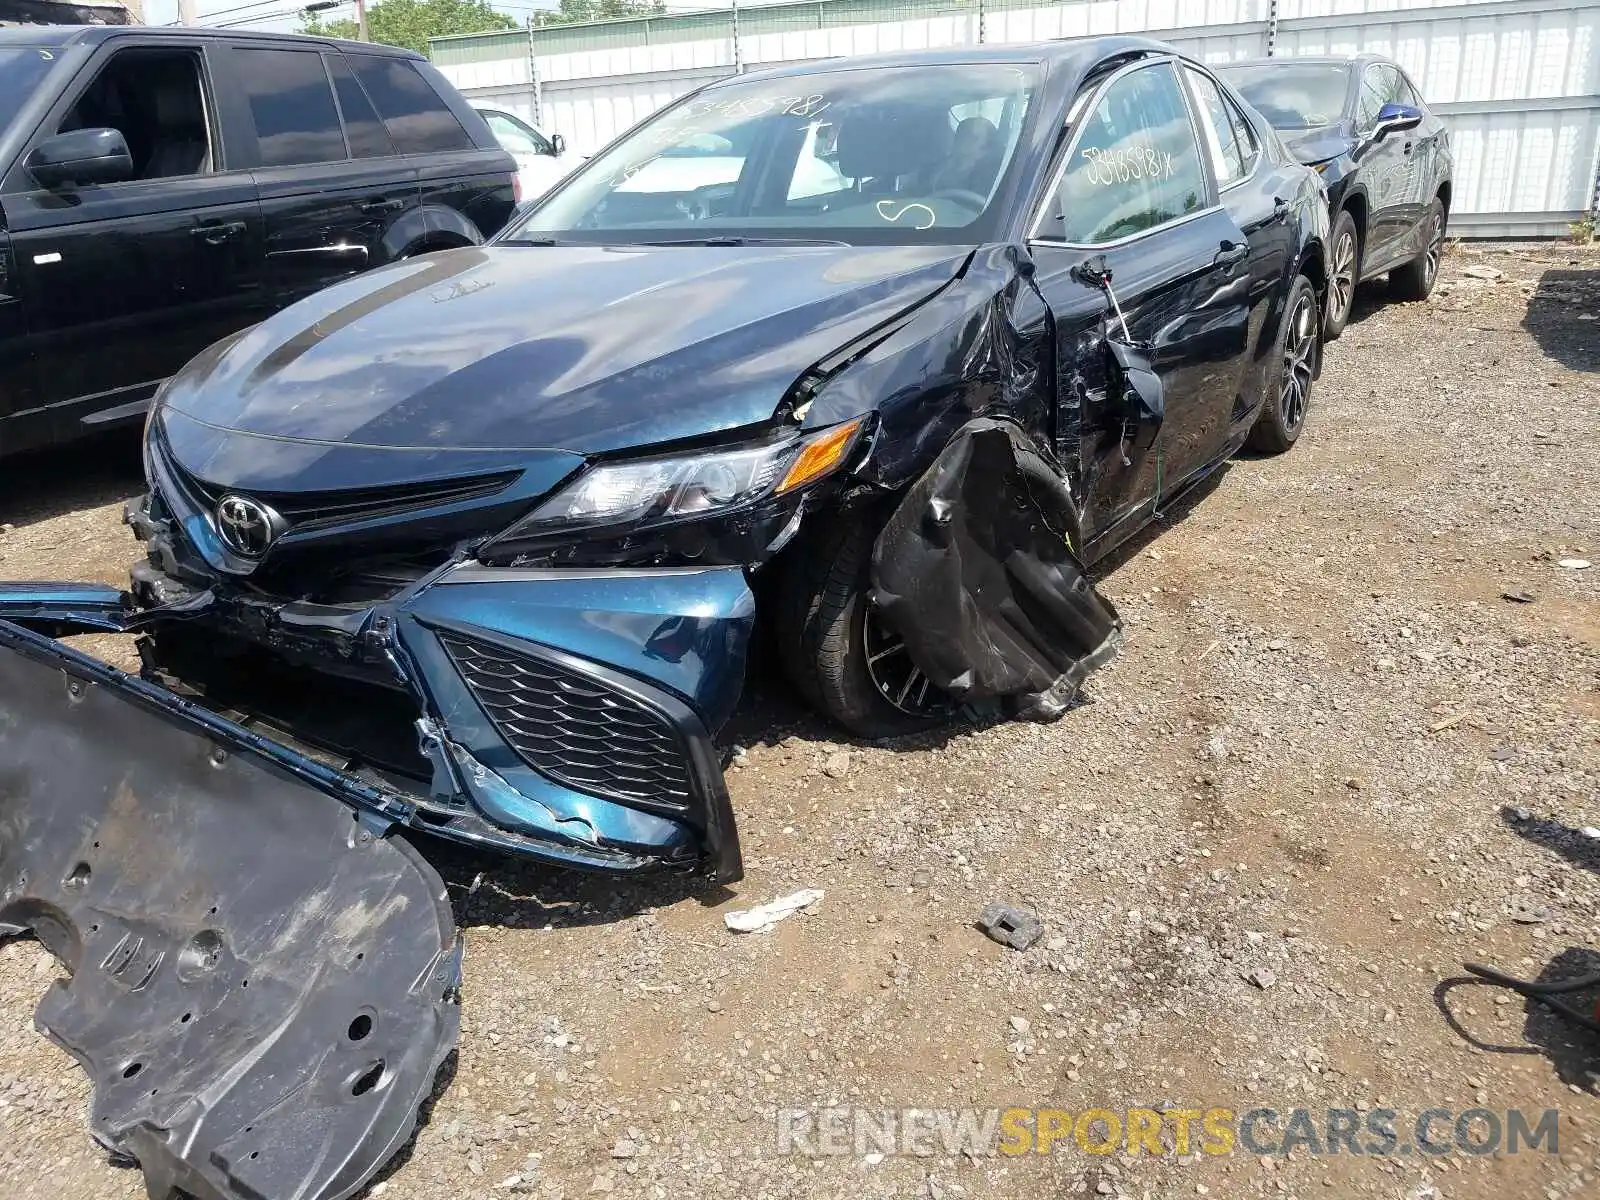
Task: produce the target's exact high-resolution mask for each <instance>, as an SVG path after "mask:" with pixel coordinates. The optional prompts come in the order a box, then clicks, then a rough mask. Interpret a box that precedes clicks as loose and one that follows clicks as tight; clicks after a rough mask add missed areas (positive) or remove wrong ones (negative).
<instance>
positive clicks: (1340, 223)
mask: <svg viewBox="0 0 1600 1200" xmlns="http://www.w3.org/2000/svg"><path fill="white" fill-rule="evenodd" d="M1328 243H1329V245H1331V246H1332V247H1333V253H1332V255H1331V266H1330V267H1329V270H1328V311H1327V315H1326V316H1325V317H1324V318H1323V322H1322V336H1323V337H1324V338H1326V339H1327V340H1328V341H1330V342H1331V341H1333V339H1334V338H1336V337H1338V336H1339V335H1340V334H1341V333H1343V332H1344V327H1345V324H1346V322H1348V321H1349V320H1350V310H1351V309H1352V308H1354V307H1355V303H1356V283H1357V282H1358V281H1359V280H1360V279H1361V235H1360V234H1359V233H1358V232H1357V230H1356V221H1355V218H1354V217H1352V216H1351V215H1350V214H1349V213H1348V212H1346V211H1344V210H1343V209H1341V210H1340V212H1339V216H1338V218H1337V219H1336V220H1335V221H1334V223H1333V233H1332V234H1331V235H1330V237H1329V239H1328Z"/></svg>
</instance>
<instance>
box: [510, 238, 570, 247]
mask: <svg viewBox="0 0 1600 1200" xmlns="http://www.w3.org/2000/svg"><path fill="white" fill-rule="evenodd" d="M506 244H507V245H509V246H577V245H580V243H578V242H566V241H562V240H561V239H560V238H553V237H514V238H507V239H506Z"/></svg>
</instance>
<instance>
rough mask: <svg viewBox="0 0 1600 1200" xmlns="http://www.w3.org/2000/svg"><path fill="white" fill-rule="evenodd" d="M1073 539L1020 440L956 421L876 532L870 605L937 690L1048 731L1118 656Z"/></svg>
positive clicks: (1053, 476)
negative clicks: (1092, 676)
mask: <svg viewBox="0 0 1600 1200" xmlns="http://www.w3.org/2000/svg"><path fill="white" fill-rule="evenodd" d="M1076 528H1077V519H1076V512H1075V510H1074V507H1073V500H1072V496H1071V493H1070V491H1069V490H1068V488H1067V484H1066V481H1065V480H1064V479H1063V478H1062V477H1061V475H1060V473H1059V472H1058V471H1057V470H1056V469H1055V468H1054V467H1053V466H1052V465H1051V464H1050V463H1049V462H1047V461H1046V460H1045V458H1044V457H1043V456H1042V455H1041V454H1040V453H1039V451H1038V450H1037V449H1036V448H1035V447H1034V446H1033V444H1032V443H1031V442H1030V441H1029V440H1028V437H1027V435H1026V434H1024V433H1023V431H1022V430H1021V428H1020V427H1018V426H1017V425H1016V424H1015V423H1014V422H1011V421H1007V420H999V419H994V418H989V417H980V418H978V419H976V420H973V421H969V422H968V423H967V424H966V425H964V426H963V427H962V428H961V430H960V431H959V432H958V433H957V434H956V436H955V437H954V438H953V439H951V441H950V444H949V445H948V446H947V447H945V449H944V450H943V452H941V453H940V455H939V457H938V459H936V460H935V462H934V464H933V466H931V467H930V468H929V469H928V471H927V472H926V473H925V474H924V475H923V476H922V477H921V478H920V479H918V480H917V481H916V482H915V483H914V484H912V486H911V487H910V488H909V489H907V491H906V493H905V495H904V497H903V498H902V499H901V501H900V504H899V506H898V507H897V508H896V509H895V511H894V513H893V515H891V516H890V518H889V520H888V522H887V523H886V524H885V525H884V528H883V531H882V532H881V533H880V534H879V536H878V541H877V544H876V546H875V547H874V552H873V562H872V580H873V602H874V603H875V604H877V606H878V607H879V609H880V610H881V611H882V613H883V617H884V619H885V620H886V621H887V622H888V623H889V625H890V626H891V628H893V629H894V630H895V631H896V632H898V633H899V634H900V635H901V637H903V638H904V639H905V644H906V650H907V652H908V653H909V654H910V656H911V660H912V662H914V663H915V664H916V665H917V666H918V667H919V668H920V669H921V670H922V672H923V673H924V674H926V675H927V676H928V678H929V679H931V680H932V681H933V683H934V684H935V685H936V686H937V687H940V688H943V689H944V690H945V691H946V692H948V693H949V694H950V695H952V696H954V697H956V698H957V699H958V700H963V701H973V700H983V699H996V698H998V699H1001V700H1005V701H1007V702H1008V703H1009V704H1010V705H1011V707H1012V709H1013V711H1014V712H1015V714H1016V715H1017V716H1021V717H1025V718H1028V719H1032V720H1050V719H1053V718H1055V717H1058V716H1060V715H1061V714H1062V713H1063V712H1065V711H1066V709H1067V708H1068V707H1069V706H1070V705H1071V704H1072V702H1073V700H1074V699H1075V698H1076V696H1077V694H1078V690H1079V688H1080V687H1081V686H1082V684H1083V680H1084V678H1085V677H1086V676H1087V675H1088V674H1089V672H1090V671H1092V670H1094V669H1095V668H1096V667H1098V666H1100V665H1101V664H1103V663H1105V662H1108V661H1110V659H1111V658H1112V657H1113V656H1114V655H1115V654H1116V652H1117V650H1118V648H1119V647H1120V645H1121V636H1122V626H1121V622H1120V620H1119V619H1118V617H1117V612H1116V609H1115V608H1113V607H1112V606H1111V604H1110V602H1109V601H1107V600H1106V599H1105V598H1104V597H1102V596H1101V595H1100V594H1099V593H1098V592H1096V591H1095V589H1094V587H1093V585H1092V584H1091V583H1090V582H1089V577H1088V573H1087V572H1086V571H1085V570H1084V567H1083V564H1082V563H1081V562H1080V561H1079V560H1078V558H1077V556H1076V555H1075V554H1074V553H1073V546H1072V531H1073V530H1074V529H1076Z"/></svg>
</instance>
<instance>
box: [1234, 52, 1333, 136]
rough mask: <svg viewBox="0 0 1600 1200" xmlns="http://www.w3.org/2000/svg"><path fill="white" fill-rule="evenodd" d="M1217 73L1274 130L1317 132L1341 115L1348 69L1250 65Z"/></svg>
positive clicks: (1328, 65)
mask: <svg viewBox="0 0 1600 1200" xmlns="http://www.w3.org/2000/svg"><path fill="white" fill-rule="evenodd" d="M1218 74H1220V75H1222V76H1223V77H1224V78H1225V79H1227V81H1228V82H1229V83H1231V84H1233V86H1234V87H1236V88H1238V89H1239V93H1240V94H1241V95H1242V96H1243V97H1244V98H1245V99H1246V100H1248V101H1249V102H1250V106H1251V107H1252V108H1254V109H1255V110H1256V111H1257V112H1259V113H1260V114H1261V115H1262V116H1264V117H1265V118H1266V119H1267V123H1268V124H1269V125H1271V126H1272V127H1273V128H1274V129H1288V130H1293V129H1318V128H1320V127H1322V126H1324V125H1332V124H1334V123H1335V122H1337V121H1339V120H1340V119H1341V118H1342V117H1343V116H1344V104H1345V97H1346V96H1347V95H1348V94H1349V91H1350V68H1349V67H1348V66H1346V65H1344V64H1343V63H1295V62H1291V61H1288V60H1285V61H1284V62H1282V63H1252V64H1250V65H1249V66H1242V67H1222V68H1219V70H1218Z"/></svg>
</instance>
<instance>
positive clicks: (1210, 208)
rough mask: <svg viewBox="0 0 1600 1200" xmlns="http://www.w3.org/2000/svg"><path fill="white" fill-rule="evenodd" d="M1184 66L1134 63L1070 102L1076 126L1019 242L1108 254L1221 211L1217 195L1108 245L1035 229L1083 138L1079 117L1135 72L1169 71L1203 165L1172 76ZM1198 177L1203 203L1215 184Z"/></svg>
mask: <svg viewBox="0 0 1600 1200" xmlns="http://www.w3.org/2000/svg"><path fill="white" fill-rule="evenodd" d="M1188 63H1189V60H1188V59H1186V58H1182V57H1180V56H1178V55H1176V54H1162V55H1156V56H1153V57H1150V58H1140V59H1136V60H1134V61H1133V62H1131V63H1128V64H1126V65H1125V66H1121V67H1118V68H1117V69H1116V70H1115V71H1113V72H1111V74H1109V75H1107V76H1106V77H1105V78H1104V79H1102V80H1101V81H1100V82H1099V84H1097V85H1096V86H1095V89H1094V90H1093V91H1092V92H1085V93H1084V94H1083V95H1082V96H1080V97H1078V99H1077V100H1074V101H1073V102H1072V107H1071V108H1070V109H1068V110H1067V120H1068V122H1069V124H1070V123H1072V122H1073V121H1074V120H1076V121H1078V122H1080V123H1079V124H1076V125H1073V126H1072V132H1071V137H1070V138H1069V139H1068V141H1067V148H1066V150H1065V151H1064V152H1063V153H1062V155H1061V161H1060V162H1059V163H1057V164H1056V169H1055V170H1054V171H1053V172H1052V173H1051V175H1050V186H1049V187H1047V188H1046V189H1045V190H1044V195H1043V196H1042V197H1041V199H1040V201H1039V207H1038V209H1037V210H1036V211H1035V212H1034V215H1033V220H1032V222H1030V223H1029V225H1028V232H1027V234H1026V235H1025V237H1024V239H1023V240H1024V241H1027V242H1038V243H1039V244H1041V245H1045V246H1061V247H1065V248H1067V249H1069V250H1110V249H1113V248H1115V247H1117V246H1124V245H1127V244H1128V243H1129V242H1134V241H1138V240H1139V239H1140V238H1143V237H1149V236H1150V235H1151V234H1153V233H1162V232H1165V231H1166V230H1168V229H1175V228H1176V227H1178V226H1179V225H1183V224H1186V223H1187V222H1189V221H1193V220H1196V219H1197V218H1199V217H1204V216H1208V215H1209V214H1211V213H1213V212H1216V211H1218V210H1219V209H1221V208H1222V202H1221V199H1220V193H1219V198H1218V200H1217V202H1216V203H1214V204H1208V205H1206V206H1205V207H1203V208H1198V209H1196V210H1195V211H1194V212H1191V213H1184V214H1183V216H1181V217H1176V218H1174V219H1173V220H1171V221H1165V222H1163V223H1162V224H1160V225H1154V226H1151V227H1150V228H1149V229H1141V230H1139V231H1138V232H1137V233H1130V234H1128V235H1127V236H1126V237H1120V238H1114V239H1112V240H1111V241H1109V242H1072V241H1068V240H1067V239H1065V238H1054V237H1045V236H1042V235H1041V234H1040V233H1039V226H1040V225H1042V224H1043V223H1044V221H1045V214H1046V211H1047V210H1048V208H1049V206H1050V204H1051V202H1052V201H1053V200H1054V199H1055V196H1056V193H1057V190H1058V189H1059V188H1060V187H1061V179H1062V177H1063V176H1064V175H1066V173H1067V167H1068V166H1069V165H1070V164H1071V163H1072V155H1073V153H1074V152H1075V151H1076V150H1077V148H1078V142H1079V140H1080V139H1081V138H1082V137H1083V126H1082V124H1081V121H1082V119H1083V114H1084V113H1085V112H1087V111H1089V110H1090V109H1091V108H1092V107H1093V106H1094V105H1095V104H1098V103H1099V102H1100V100H1101V98H1102V97H1104V96H1105V94H1106V92H1107V91H1109V90H1110V89H1111V88H1112V87H1114V86H1116V84H1118V83H1119V82H1121V81H1122V80H1123V79H1125V78H1126V77H1127V76H1129V75H1132V74H1133V73H1134V72H1135V71H1143V70H1148V69H1149V68H1151V67H1157V66H1161V65H1163V64H1164V65H1167V66H1170V67H1172V68H1173V72H1174V77H1173V82H1175V83H1176V84H1177V85H1178V93H1179V94H1180V95H1181V96H1182V97H1183V106H1184V111H1186V112H1187V113H1188V114H1189V136H1190V137H1192V138H1194V143H1195V150H1196V152H1197V153H1198V154H1199V156H1200V161H1201V163H1202V164H1204V163H1205V162H1206V161H1207V154H1206V151H1205V148H1204V147H1203V146H1202V144H1201V137H1200V131H1199V129H1197V128H1196V127H1195V120H1196V118H1195V111H1194V100H1193V98H1192V97H1191V96H1190V95H1189V89H1188V87H1187V86H1186V85H1185V83H1184V81H1183V79H1182V78H1181V77H1180V76H1178V75H1177V74H1176V72H1177V70H1178V69H1179V68H1180V67H1183V66H1187V65H1188ZM1202 173H1203V174H1204V175H1205V177H1206V189H1207V199H1209V198H1210V196H1211V192H1212V190H1213V189H1214V188H1215V187H1216V182H1217V181H1216V178H1215V176H1214V174H1213V172H1212V170H1210V169H1205V170H1203V172H1202Z"/></svg>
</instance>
